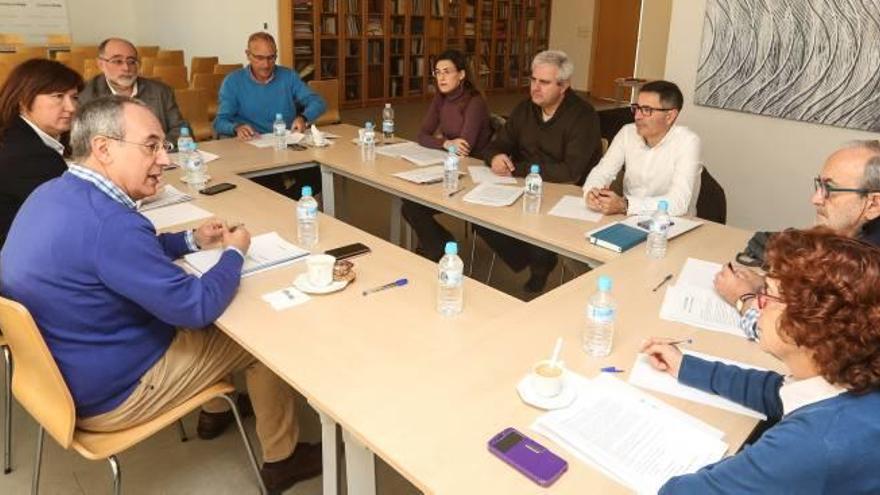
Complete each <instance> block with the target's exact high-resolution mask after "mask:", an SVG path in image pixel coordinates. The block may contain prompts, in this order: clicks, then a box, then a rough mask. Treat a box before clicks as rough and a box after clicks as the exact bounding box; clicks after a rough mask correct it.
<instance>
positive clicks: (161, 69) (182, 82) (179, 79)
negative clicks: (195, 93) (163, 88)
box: [153, 65, 189, 89]
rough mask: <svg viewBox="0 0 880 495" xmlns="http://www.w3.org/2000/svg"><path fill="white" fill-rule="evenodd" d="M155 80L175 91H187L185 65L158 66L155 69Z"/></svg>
mask: <svg viewBox="0 0 880 495" xmlns="http://www.w3.org/2000/svg"><path fill="white" fill-rule="evenodd" d="M153 79H158V80H160V81H162V82H163V83H165V84H167V85H169V86H171V87H172V88H174V89H187V88H189V83H188V82H187V80H186V67H184V66H183V65H157V66H156V67H153Z"/></svg>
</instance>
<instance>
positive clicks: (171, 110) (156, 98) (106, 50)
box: [79, 38, 189, 143]
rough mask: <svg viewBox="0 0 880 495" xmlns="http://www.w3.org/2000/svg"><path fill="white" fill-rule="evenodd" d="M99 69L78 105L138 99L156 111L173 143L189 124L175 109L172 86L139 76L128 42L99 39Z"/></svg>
mask: <svg viewBox="0 0 880 495" xmlns="http://www.w3.org/2000/svg"><path fill="white" fill-rule="evenodd" d="M98 68H99V69H101V74H99V75H97V76H95V77H94V78H92V80H91V81H88V82H87V83H86V86H85V88H83V90H82V91H80V93H79V102H80V104H81V105H82V104H85V103H88V102H89V101H91V100H94V99H95V98H100V97H102V96H110V95H120V96H131V97H132V98H137V99H139V100H141V101H142V102H144V103H146V104H147V106H148V107H150V110H152V111H153V113H154V114H156V117H157V118H158V119H159V123H160V124H162V130H163V131H165V134H166V135H167V136H168V140H169V141H171V142H172V143H176V142H177V138H178V137H179V136H180V129H181V128H182V127H189V124H187V123H186V121H185V120H184V118H183V115H181V113H180V109H179V108H177V100H176V99H175V98H174V90H173V89H171V87H169V86H168V85H166V84H165V83H163V82H161V81H158V80H156V79H147V78H143V77H138V71H139V70H140V58H139V57H138V52H137V49H136V48H135V47H134V45H133V44H132V43H131V42H130V41H128V40H124V39H122V38H108V39H106V40H104V41H102V42H101V44H100V45H98Z"/></svg>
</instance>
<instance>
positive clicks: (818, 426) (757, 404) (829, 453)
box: [660, 356, 880, 495]
mask: <svg viewBox="0 0 880 495" xmlns="http://www.w3.org/2000/svg"><path fill="white" fill-rule="evenodd" d="M679 381H680V382H682V383H684V384H687V385H690V386H692V387H696V388H698V389H700V390H704V391H706V392H711V393H716V394H718V395H721V396H723V397H726V398H728V399H730V400H732V401H735V402H737V403H739V404H742V405H744V406H746V407H749V408H752V409H754V410H756V411H760V412H763V413H764V414H766V415H767V416H768V417H769V418H781V420H780V421H779V423H777V424H776V425H775V426H773V427H772V428H770V429H769V430H767V431H766V432H765V433H764V434H763V435H762V436H761V438H760V439H759V440H758V441H757V442H755V443H754V444H753V445H750V446H747V447H745V448H744V449H743V450H742V451H741V452H739V453H738V454H736V455H734V456H731V457H728V458H726V459H723V460H721V461H719V462H716V463H715V464H712V465H709V466H706V467H704V468H703V469H700V470H699V471H697V472H696V473H694V474H689V475H685V476H678V477H675V478H672V479H671V480H669V481H668V482H667V483H666V484H665V485H664V486H663V488H661V489H660V493H661V494H677V493H683V494H692V493H699V494H719V493H725V494H734V493H735V494H748V493H767V494H769V493H772V494H774V495H779V494H788V493H790V494H798V495H808V494H819V493H841V494H848V495H849V494H869V493H870V494H877V493H880V448H878V446H880V420H878V412H880V392H878V391H874V392H870V393H868V394H864V395H855V394H852V393H849V392H846V393H843V394H841V395H838V396H836V397H833V398H830V399H825V400H822V401H819V402H815V403H813V404H809V405H806V406H803V407H801V408H798V409H795V410H794V411H792V412H790V413H789V414H787V415H785V416H783V415H782V400H781V399H780V398H779V388H780V387H781V386H782V376H781V375H779V374H777V373H772V372H765V371H756V370H744V369H742V368H738V367H736V366H728V365H724V364H721V363H716V362H708V361H703V360H701V359H697V358H694V357H692V356H686V357H685V358H684V362H682V367H681V372H680V373H679Z"/></svg>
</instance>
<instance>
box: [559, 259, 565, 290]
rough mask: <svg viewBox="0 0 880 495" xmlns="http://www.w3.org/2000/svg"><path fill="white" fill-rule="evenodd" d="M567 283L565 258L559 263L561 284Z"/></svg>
mask: <svg viewBox="0 0 880 495" xmlns="http://www.w3.org/2000/svg"><path fill="white" fill-rule="evenodd" d="M564 283H565V260H563V261H562V262H561V263H560V264H559V285H562V284H564Z"/></svg>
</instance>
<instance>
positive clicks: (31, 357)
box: [0, 297, 76, 449]
mask: <svg viewBox="0 0 880 495" xmlns="http://www.w3.org/2000/svg"><path fill="white" fill-rule="evenodd" d="M0 328H3V335H4V336H5V337H6V341H7V343H8V345H9V348H10V349H11V350H12V358H13V360H14V362H15V373H13V374H12V392H13V394H14V395H15V398H16V399H17V400H18V403H19V404H21V406H22V407H23V408H24V409H25V410H27V412H28V413H29V414H30V415H31V416H33V417H34V419H36V420H37V422H38V423H40V425H42V426H43V428H45V429H46V431H48V432H49V434H50V435H52V438H54V439H55V441H57V442H58V443H59V444H60V445H61V446H62V447H63V448H65V449H67V448H69V447H70V444H71V442H72V441H73V431H74V429H75V428H76V408H75V406H74V405H73V397H72V396H71V395H70V390H69V389H68V388H67V383H66V382H65V381H64V377H63V376H61V371H60V370H59V369H58V365H57V364H56V363H55V359H54V358H53V357H52V354H51V353H50V352H49V348H48V347H47V346H46V341H45V340H44V339H43V335H42V334H41V333H40V330H39V329H38V328H37V324H36V323H34V319H33V318H32V317H31V314H30V313H29V312H28V310H27V309H26V308H25V307H24V306H22V305H21V304H19V303H17V302H15V301H11V300H9V299H6V298H3V297H0Z"/></svg>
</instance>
